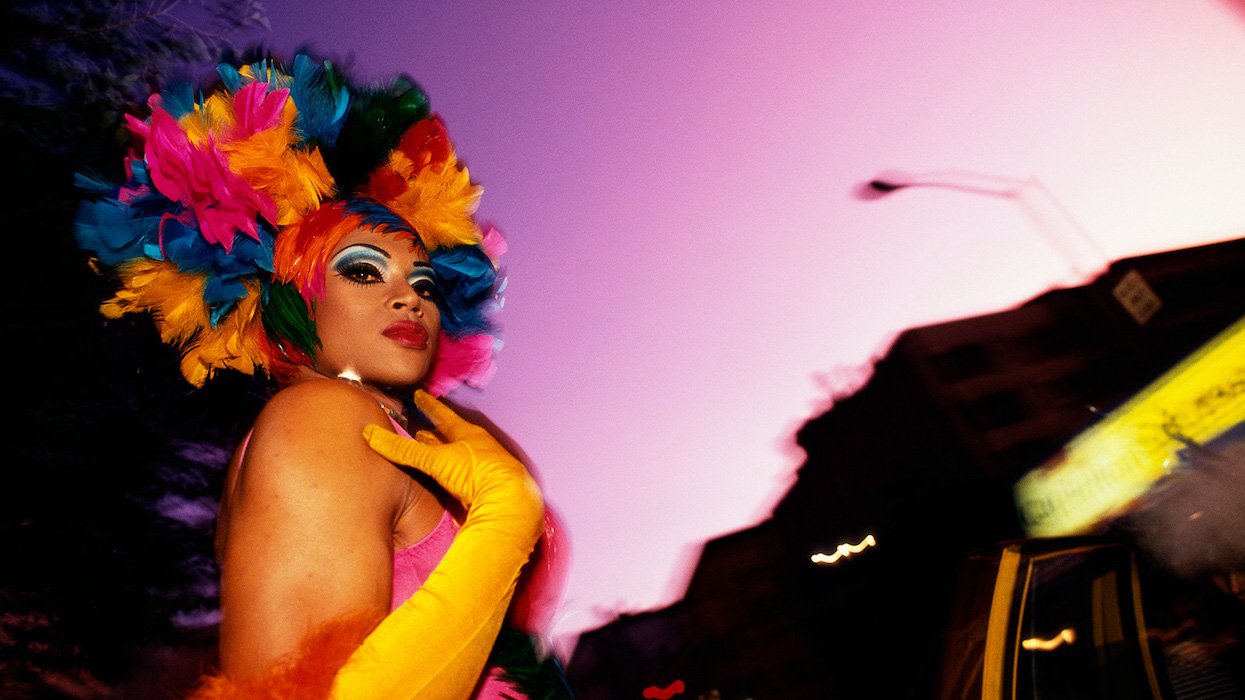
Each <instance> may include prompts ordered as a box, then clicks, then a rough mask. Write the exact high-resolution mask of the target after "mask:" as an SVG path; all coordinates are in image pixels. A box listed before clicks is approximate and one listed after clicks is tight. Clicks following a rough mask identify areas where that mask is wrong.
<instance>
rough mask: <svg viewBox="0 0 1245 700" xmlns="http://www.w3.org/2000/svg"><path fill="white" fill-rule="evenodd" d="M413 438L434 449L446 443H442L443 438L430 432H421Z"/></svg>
mask: <svg viewBox="0 0 1245 700" xmlns="http://www.w3.org/2000/svg"><path fill="white" fill-rule="evenodd" d="M411 437H413V438H415V439H416V440H418V441H420V442H422V443H424V444H425V445H431V446H433V447H436V446H438V445H444V444H445V443H444V442H441V438H439V437H437V436H436V434H435V433H433V432H432V431H430V430H420V431H419V432H417V433H415V434H414V435H412V436H411Z"/></svg>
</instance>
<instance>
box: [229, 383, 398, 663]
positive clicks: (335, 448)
mask: <svg viewBox="0 0 1245 700" xmlns="http://www.w3.org/2000/svg"><path fill="white" fill-rule="evenodd" d="M385 421H386V419H385V414H384V411H383V410H382V409H381V408H380V406H379V405H378V404H377V403H376V402H375V401H373V400H372V399H371V397H370V396H368V395H367V394H365V393H363V392H362V391H360V390H358V389H356V388H354V387H351V386H350V385H348V384H346V383H344V382H337V381H332V380H312V381H307V382H303V383H300V384H297V385H294V386H291V387H289V388H287V389H284V390H282V391H281V392H279V393H277V394H276V395H275V396H274V397H273V398H272V399H271V400H270V401H269V402H268V404H267V405H266V406H265V407H264V410H263V411H262V412H261V413H260V416H259V418H258V419H257V420H256V423H255V429H254V431H253V432H252V435H251V439H250V442H249V444H248V446H247V448H246V453H245V455H244V457H243V458H242V461H241V464H240V465H239V466H238V467H237V474H236V476H237V478H236V480H235V482H234V484H233V486H232V488H231V489H230V490H229V492H228V494H227V498H226V502H227V504H228V509H227V510H226V509H225V508H224V507H222V518H221V527H223V528H225V530H224V536H223V539H222V545H221V552H222V557H221V560H222V567H221V573H222V576H221V609H222V618H221V646H220V648H221V664H222V668H224V669H225V670H226V671H227V672H229V673H234V674H239V675H241V676H247V675H256V674H258V673H260V672H262V671H263V669H265V668H267V667H268V666H269V665H270V664H272V663H274V662H275V660H276V659H278V658H279V657H281V656H282V655H283V654H286V653H289V652H291V651H293V650H294V649H295V648H297V645H298V643H299V640H301V639H302V638H303V636H304V635H305V634H307V632H308V631H309V630H312V629H315V628H317V627H318V626H319V625H321V624H323V623H324V622H326V621H328V620H332V619H335V618H337V617H339V616H341V615H344V614H353V613H358V612H367V613H368V614H370V615H371V614H375V615H383V614H384V612H385V611H386V610H387V609H388V606H389V600H390V595H391V588H390V586H391V578H392V568H391V567H392V564H393V559H392V557H393V544H392V542H393V528H394V522H395V520H396V518H397V516H398V514H399V512H400V509H401V507H402V504H403V498H404V496H405V495H406V494H407V492H408V490H409V487H408V485H407V482H409V481H410V479H409V478H408V477H407V476H405V475H404V474H402V472H400V471H398V470H397V469H395V468H394V467H393V465H391V464H390V463H389V462H388V461H386V460H385V459H384V458H382V457H381V456H380V455H378V454H376V453H374V452H373V451H372V450H371V449H370V448H369V447H368V446H367V443H366V442H365V441H364V440H363V428H364V426H366V425H367V424H368V423H383V422H385Z"/></svg>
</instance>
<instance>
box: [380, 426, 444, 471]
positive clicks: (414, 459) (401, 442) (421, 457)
mask: <svg viewBox="0 0 1245 700" xmlns="http://www.w3.org/2000/svg"><path fill="white" fill-rule="evenodd" d="M363 439H364V440H367V444H368V446H370V447H371V448H372V449H373V450H375V451H376V452H377V454H379V455H380V456H382V457H384V458H385V459H387V460H389V461H390V462H393V463H395V464H405V465H406V466H408V467H415V468H416V469H419V470H421V471H426V469H427V467H426V465H427V464H428V463H429V462H430V461H432V448H431V446H430V445H429V444H427V443H423V442H416V441H415V440H410V439H407V438H404V437H402V436H400V435H398V434H397V433H394V432H393V431H391V430H386V429H385V428H382V427H380V426H379V425H369V426H367V427H365V428H364V429H363Z"/></svg>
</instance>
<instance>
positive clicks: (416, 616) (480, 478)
mask: <svg viewBox="0 0 1245 700" xmlns="http://www.w3.org/2000/svg"><path fill="white" fill-rule="evenodd" d="M415 405H416V406H418V407H419V410H420V411H422V412H423V413H424V415H426V416H428V418H429V419H430V420H431V421H432V424H433V425H434V426H435V427H436V429H437V431H438V432H439V433H440V434H441V435H443V436H444V437H445V438H446V439H447V440H448V442H442V441H441V440H439V439H437V438H436V436H434V435H433V434H432V433H429V432H426V431H420V432H419V433H417V434H416V436H415V439H410V438H404V437H400V436H398V435H396V434H394V433H393V432H390V431H389V430H386V429H384V428H381V427H379V426H376V425H369V426H367V428H366V429H365V430H364V432H363V437H364V438H365V439H366V440H367V442H368V445H370V446H371V447H372V449H373V450H375V451H376V452H378V453H380V454H381V455H382V456H384V457H385V458H386V459H388V460H389V461H391V462H394V463H395V464H402V465H405V466H409V467H414V468H415V469H418V470H419V471H421V472H424V473H425V474H427V475H429V476H431V477H432V478H433V479H435V480H436V481H437V483H438V484H440V485H441V486H442V487H443V488H444V489H445V490H446V491H447V492H448V493H449V494H450V495H451V496H453V497H455V498H457V499H458V500H459V501H460V502H461V503H462V504H463V506H464V507H465V508H466V509H467V516H466V519H465V520H464V521H463V524H462V529H461V530H460V531H459V533H458V535H457V536H456V537H455V538H454V542H453V544H452V545H450V548H449V550H448V551H447V552H446V553H445V556H444V557H443V558H442V559H441V563H440V564H438V565H437V567H436V569H434V570H433V571H432V573H431V574H430V575H429V576H428V580H427V581H425V582H424V585H423V586H422V587H420V589H419V590H418V591H416V592H415V594H414V595H413V596H411V597H410V598H409V599H407V601H406V602H405V603H403V604H402V605H401V606H399V607H398V608H397V609H395V610H394V611H393V612H391V613H389V615H388V617H386V618H385V619H384V620H382V621H381V623H380V625H378V626H377V627H376V629H375V630H373V631H372V633H371V634H369V635H368V637H367V638H366V639H364V640H363V644H362V645H361V646H360V647H359V648H358V650H356V651H355V652H354V653H353V654H352V655H351V656H350V659H349V660H348V661H347V662H346V664H345V666H343V667H342V668H341V670H339V671H338V673H337V676H336V678H335V679H334V682H333V692H332V694H331V697H332V698H335V699H338V700H363V699H365V698H366V699H368V700H374V699H384V700H397V699H400V698H416V697H418V698H445V699H446V700H462V699H464V698H467V697H469V696H470V694H471V691H472V689H473V688H474V687H475V685H476V683H477V681H479V679H480V675H481V672H482V670H483V668H484V663H485V661H486V660H487V659H488V655H489V652H490V651H491V649H492V647H493V642H494V640H495V639H496V637H497V632H498V630H500V629H501V624H502V621H503V619H504V618H505V615H506V608H507V607H508V606H509V604H510V598H511V597H512V596H513V595H514V591H515V581H516V580H517V579H518V577H519V572H520V569H522V567H523V564H524V563H526V562H527V559H528V557H529V556H530V555H531V552H532V549H533V548H534V547H535V545H536V541H537V540H538V539H539V538H540V534H541V531H542V529H543V512H544V502H543V500H542V499H541V495H540V490H539V489H538V488H537V486H536V482H535V481H534V480H533V479H532V477H531V476H530V475H529V474H528V473H527V470H526V469H525V468H524V467H523V465H522V464H521V463H519V460H517V459H515V458H514V457H513V456H512V455H511V454H510V453H509V452H507V451H506V450H505V449H504V448H503V447H502V446H501V445H499V444H498V443H497V441H496V440H494V439H493V437H492V436H491V435H489V434H488V432H487V431H485V430H484V429H483V428H480V427H479V426H476V425H473V424H471V423H468V422H467V421H465V420H463V419H462V418H460V417H459V416H458V415H457V414H455V413H454V412H453V411H452V410H450V409H449V408H447V407H446V406H445V405H444V404H442V403H441V402H439V401H437V400H436V399H434V398H432V397H431V396H429V395H428V394H426V393H424V392H422V391H419V392H416V393H415Z"/></svg>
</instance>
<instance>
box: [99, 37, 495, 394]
mask: <svg viewBox="0 0 1245 700" xmlns="http://www.w3.org/2000/svg"><path fill="white" fill-rule="evenodd" d="M217 73H218V74H219V76H220V80H219V82H218V83H217V84H216V85H215V86H213V87H212V88H211V89H209V90H208V91H207V92H206V93H205V92H195V91H194V90H193V89H192V88H191V87H190V86H189V85H178V86H175V87H171V88H169V89H166V90H163V91H161V92H159V93H156V94H153V95H152V96H151V97H150V98H149V99H148V102H147V106H148V107H149V109H150V115H149V116H148V117H147V118H146V119H140V118H137V117H134V116H130V115H127V116H126V121H127V124H128V127H129V130H130V133H131V148H130V153H129V155H128V157H127V158H126V160H125V182H124V183H122V184H120V185H116V184H114V183H110V182H106V181H104V180H102V179H99V178H95V177H89V176H85V175H79V176H78V184H79V186H80V187H82V188H83V189H84V190H86V191H87V192H88V194H89V199H88V201H86V202H85V203H84V204H83V205H82V207H81V208H80V210H79V213H78V218H77V221H76V225H75V233H76V236H77V240H78V244H79V246H81V247H82V248H84V249H86V250H88V251H90V252H91V253H92V255H93V259H92V263H93V265H94V266H95V267H96V269H97V270H99V271H100V272H102V273H106V274H111V275H114V276H115V277H116V278H117V279H118V280H119V282H120V289H119V290H118V291H117V292H116V294H115V296H113V297H112V298H111V299H109V300H108V301H105V302H104V303H103V305H102V306H101V307H100V310H101V312H102V313H103V314H104V315H105V316H107V317H109V318H116V317H119V316H121V315H123V314H127V313H136V312H146V313H149V314H150V315H151V316H152V318H153V320H154V321H155V324H156V327H157V329H158V330H159V332H160V337H161V339H162V340H163V341H164V342H166V343H168V344H170V345H172V346H174V347H176V348H177V349H178V350H179V351H180V352H181V357H182V360H181V371H182V374H183V376H185V378H186V379H187V381H189V382H190V383H192V384H194V385H196V386H200V385H202V384H203V383H204V382H205V381H206V380H208V379H210V378H211V377H212V375H213V373H215V372H216V371H218V370H221V369H232V370H236V371H240V372H244V373H247V374H254V373H256V372H264V373H266V374H269V375H270V376H273V377H275V378H276V379H277V380H278V381H284V380H285V379H286V378H288V376H289V375H290V374H291V372H292V371H293V370H294V369H295V368H297V367H298V366H300V365H310V364H311V362H312V358H314V356H315V354H316V352H317V350H318V349H319V342H320V341H319V338H318V337H317V335H316V329H315V323H314V322H313V320H312V314H311V309H312V307H313V305H314V304H315V303H316V301H318V300H319V299H321V298H322V297H323V294H324V281H325V269H326V266H327V264H328V258H329V256H330V254H331V253H332V251H333V249H334V247H335V246H336V245H337V243H338V242H339V241H340V240H341V238H342V237H343V236H344V235H346V234H347V233H349V232H350V231H353V230H356V229H358V228H369V229H375V230H379V231H382V232H390V233H398V234H400V235H406V236H410V237H411V239H412V240H414V241H416V242H417V244H418V245H420V246H421V247H422V248H423V249H424V250H425V251H427V253H428V257H429V261H430V263H431V265H432V268H433V272H434V273H435V275H436V277H437V285H438V291H439V296H438V299H437V305H438V307H439V308H440V311H441V326H442V328H441V335H440V337H439V338H438V345H437V355H436V358H435V360H434V363H433V367H432V370H431V372H430V375H429V377H428V378H427V380H426V385H427V388H428V390H429V392H430V393H433V394H436V395H441V394H445V393H446V392H448V391H450V390H451V389H453V388H455V387H457V386H459V385H460V384H463V383H466V384H468V385H471V386H481V385H482V384H483V383H484V382H486V381H487V380H488V378H489V377H490V375H491V373H492V369H493V353H494V351H495V350H496V349H497V348H498V347H500V341H499V340H498V330H497V326H496V324H495V321H494V316H495V313H496V311H497V310H498V308H499V307H500V298H499V293H500V289H501V287H502V286H504V285H503V284H502V280H501V277H500V274H499V268H498V260H499V257H500V255H501V254H502V253H503V252H504V249H505V244H504V241H503V240H502V239H501V236H500V234H499V233H498V232H497V231H496V230H493V229H491V228H490V229H488V230H481V228H480V227H479V226H478V225H477V223H476V221H475V219H474V216H473V215H474V213H475V209H476V205H477V203H478V202H479V198H480V192H481V189H480V187H479V185H477V184H475V183H473V182H472V181H471V178H470V176H469V174H468V172H467V169H466V168H465V167H463V166H462V165H461V164H460V163H459V161H458V159H457V156H456V154H455V152H454V147H453V145H452V144H451V142H450V140H449V135H448V134H447V132H446V130H445V126H444V124H442V122H441V120H440V119H439V118H438V117H437V116H436V115H434V114H432V113H431V112H430V110H429V103H428V96H427V95H426V94H425V93H424V91H423V90H421V89H420V88H419V87H418V86H417V85H415V83H414V82H412V81H411V80H410V79H408V78H406V77H404V76H403V77H398V78H394V79H392V80H389V81H387V82H383V83H380V84H376V85H372V86H365V87H356V86H354V85H352V84H350V82H349V81H348V80H347V79H346V78H345V77H344V76H343V75H342V74H341V73H340V72H338V71H337V70H336V69H335V68H334V67H333V66H332V65H331V64H330V63H328V62H327V61H325V62H316V61H314V60H313V59H312V58H310V57H309V56H307V55H302V54H300V55H298V56H296V57H295V59H294V61H293V65H292V69H291V70H289V71H287V70H286V69H285V68H284V67H282V66H280V65H278V64H277V63H276V62H274V61H272V60H270V59H266V60H262V61H259V62H256V63H251V64H248V65H243V66H240V67H235V66H232V65H227V64H222V65H221V66H219V67H218V68H217Z"/></svg>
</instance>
